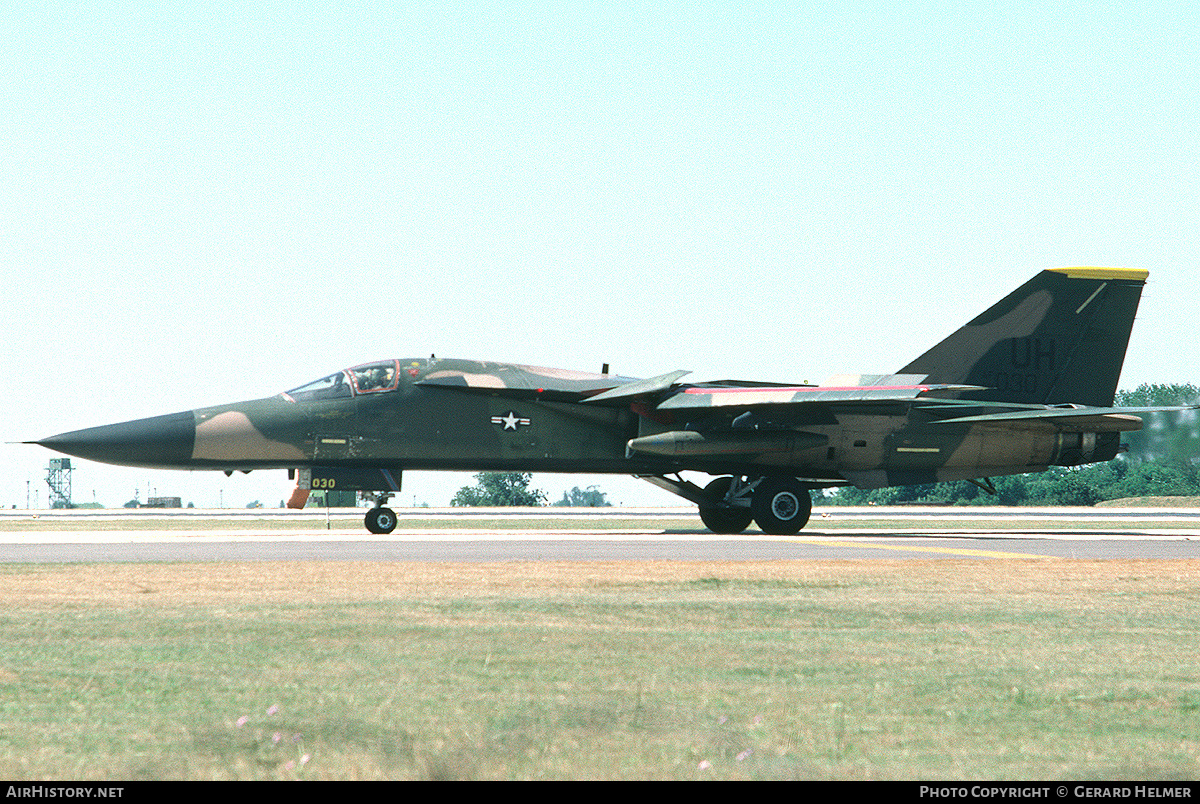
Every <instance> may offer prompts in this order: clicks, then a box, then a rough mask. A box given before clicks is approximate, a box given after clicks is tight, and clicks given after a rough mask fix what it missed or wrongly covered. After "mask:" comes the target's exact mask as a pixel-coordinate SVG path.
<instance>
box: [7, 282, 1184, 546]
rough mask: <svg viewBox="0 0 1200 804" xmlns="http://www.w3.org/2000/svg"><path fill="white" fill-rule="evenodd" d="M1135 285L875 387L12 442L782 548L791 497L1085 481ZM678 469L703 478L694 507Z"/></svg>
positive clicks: (384, 368)
mask: <svg viewBox="0 0 1200 804" xmlns="http://www.w3.org/2000/svg"><path fill="white" fill-rule="evenodd" d="M1146 277H1147V272H1146V271H1142V270H1135V269H1128V268H1055V269H1051V270H1046V271H1042V272H1041V273H1039V274H1037V275H1036V276H1035V277H1033V279H1031V280H1029V281H1028V282H1026V283H1025V284H1024V285H1022V286H1021V287H1020V288H1018V289H1017V290H1016V291H1014V292H1013V293H1011V294H1010V295H1008V296H1007V297H1006V298H1004V299H1003V300H1001V301H1000V302H998V303H997V304H995V305H994V306H993V307H991V308H990V309H988V310H987V311H986V312H985V313H983V314H982V315H980V316H978V317H977V318H975V319H974V320H972V321H971V322H969V323H968V324H966V326H964V327H963V328H961V329H960V330H958V331H957V332H955V333H954V334H953V335H951V336H950V337H948V338H947V339H946V340H944V341H942V342H941V343H939V344H937V345H936V346H934V347H933V348H932V349H930V350H929V351H927V352H926V353H925V354H923V355H921V356H920V357H918V358H917V359H916V360H913V361H912V362H911V363H909V364H908V365H906V366H904V367H903V368H901V369H900V370H899V371H898V372H897V373H895V374H890V375H883V376H863V375H859V376H853V377H849V376H847V377H840V378H835V379H834V380H832V381H830V382H827V383H826V384H823V385H784V384H778V383H756V382H746V381H740V380H727V381H721V382H704V383H694V384H693V383H687V382H683V381H682V378H683V377H684V376H685V375H686V374H687V373H688V372H686V371H672V372H670V373H667V374H663V375H661V376H658V377H652V378H649V379H634V378H629V377H621V376H615V375H612V374H609V373H608V372H607V368H606V369H605V370H604V372H603V373H600V374H588V373H581V372H573V371H562V370H558V369H547V368H537V367H532V366H521V365H513V364H508V363H491V362H481V361H472V360H446V359H437V358H432V357H431V358H429V359H415V360H398V359H391V360H382V361H379V362H376V363H370V364H367V365H362V366H356V367H354V368H348V369H344V370H341V371H336V372H334V373H332V374H329V375H328V376H325V377H322V378H321V379H319V380H315V381H313V382H310V383H308V384H307V385H302V386H300V387H299V388H293V389H292V390H290V391H286V392H284V393H280V394H277V395H276V396H272V397H268V398H265V399H256V400H251V401H248V402H238V403H235V404H232V405H220V406H217V407H209V408H200V409H198V410H190V411H185V412H182V413H173V414H170V415H167V416H157V417H152V418H148V419H138V420H135V421H129V422H123V423H120V424H110V425H106V426H103V427H93V428H89V429H85V430H77V431H74V432H69V433H63V434H61V435H56V436H51V437H49V438H45V439H42V440H41V441H35V442H30V443H36V444H41V445H42V446H45V447H49V448H51V449H54V450H57V451H59V452H63V453H66V454H68V455H74V456H77V457H80V458H87V459H91V460H96V461H103V462H106V463H113V464H119V465H124V466H143V467H168V468H177V469H216V470H223V471H225V472H226V473H227V474H228V473H232V472H233V471H235V470H240V471H250V470H253V469H287V470H289V475H291V476H294V477H295V478H296V479H297V481H298V482H297V489H298V493H297V494H295V495H293V500H292V501H291V503H292V504H296V505H303V499H304V498H305V497H307V492H308V490H311V489H342V490H355V491H361V492H365V493H368V494H369V496H373V498H374V500H375V507H373V508H372V509H371V510H370V511H369V512H368V513H367V515H366V526H367V529H368V530H370V531H371V532H373V533H390V532H391V531H392V529H393V528H394V527H395V525H396V516H395V514H394V512H392V511H391V510H389V509H388V508H386V507H384V506H385V505H386V503H387V501H388V499H389V498H390V497H391V496H392V495H394V494H396V493H397V492H398V491H399V490H400V480H401V474H402V472H403V471H404V470H406V469H411V470H438V469H441V470H469V471H490V470H494V471H523V472H579V473H620V474H632V475H636V476H638V477H641V478H644V479H646V480H648V481H650V482H652V483H655V484H656V485H658V486H661V487H663V488H665V489H667V490H669V491H671V492H674V493H675V494H678V495H679V496H681V497H683V498H685V499H687V500H690V501H691V502H693V503H695V504H696V505H697V506H698V507H699V514H700V518H701V519H702V520H703V522H704V524H705V525H706V526H707V527H708V528H710V529H711V530H713V531H715V532H718V533H738V532H741V531H742V530H744V529H745V528H747V527H748V526H749V525H750V523H751V521H753V522H755V523H756V524H757V525H758V526H759V528H761V529H762V530H763V531H764V532H766V533H769V534H793V533H796V532H798V531H799V530H800V529H801V528H802V527H804V525H805V523H806V522H807V521H808V518H809V513H810V511H811V508H812V502H811V497H810V491H811V490H812V489H821V488H825V487H832V486H841V485H848V484H853V485H854V486H857V487H858V488H865V489H873V488H880V487H884V486H897V485H907V484H915V483H933V482H939V481H949V480H970V481H973V482H976V483H978V484H979V485H981V486H983V487H984V488H990V487H991V483H990V480H988V478H991V477H995V476H998V475H1009V474H1022V473H1026V472H1039V471H1043V470H1045V469H1046V468H1048V467H1050V466H1075V465H1078V464H1085V463H1092V462H1098V461H1107V460H1110V459H1111V458H1113V457H1114V456H1116V455H1117V453H1118V451H1119V450H1120V446H1121V445H1120V438H1121V433H1122V432H1125V431H1129V430H1137V429H1139V428H1140V427H1141V424H1142V422H1141V419H1140V418H1138V416H1137V414H1138V413H1139V412H1144V411H1149V410H1161V408H1137V409H1134V408H1113V407H1111V405H1112V403H1113V398H1114V395H1115V392H1116V387H1117V379H1118V376H1119V374H1120V371H1121V364H1122V362H1123V361H1124V359H1125V349H1126V345H1127V344H1128V341H1129V333H1130V329H1131V327H1132V325H1133V319H1134V313H1135V312H1136V310H1137V306H1138V302H1139V300H1140V298H1141V292H1142V287H1143V285H1144V284H1145V280H1146ZM683 471H693V472H701V473H707V474H709V475H713V476H715V477H716V479H714V480H712V481H711V482H709V483H708V484H707V485H705V486H704V487H701V486H698V485H696V484H694V483H692V482H690V481H687V480H684V479H683V478H682V477H681V476H680V474H679V473H680V472H683Z"/></svg>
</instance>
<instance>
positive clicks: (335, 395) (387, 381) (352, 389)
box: [283, 360, 400, 402]
mask: <svg viewBox="0 0 1200 804" xmlns="http://www.w3.org/2000/svg"><path fill="white" fill-rule="evenodd" d="M399 384H400V367H399V362H398V361H396V360H384V361H381V362H379V363H367V364H365V365H362V366H355V367H354V368H348V369H342V370H341V371H339V372H336V373H334V374H330V375H329V376H328V377H322V378H321V379H319V380H315V381H313V382H310V383H308V384H307V385H301V386H300V387H299V388H293V389H292V390H290V391H285V392H284V394H283V395H284V397H286V398H288V399H290V400H292V401H293V402H311V401H314V400H318V399H348V398H349V397H352V396H356V395H358V394H379V393H384V392H386V391H394V390H396V387H397V386H398V385H399Z"/></svg>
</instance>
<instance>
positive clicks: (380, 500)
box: [364, 492, 396, 534]
mask: <svg viewBox="0 0 1200 804" xmlns="http://www.w3.org/2000/svg"><path fill="white" fill-rule="evenodd" d="M364 496H365V495H364ZM391 496H392V495H391V494H389V493H387V492H383V493H380V494H376V495H374V498H375V507H374V508H372V509H371V510H369V511H367V516H366V519H365V520H364V522H365V523H366V525H367V530H369V531H370V532H371V533H381V534H382V533H391V532H392V531H394V530H395V529H396V512H395V511H393V510H392V509H391V508H387V507H386V506H387V501H388V500H389V499H390V498H391ZM367 499H371V498H370V497H367Z"/></svg>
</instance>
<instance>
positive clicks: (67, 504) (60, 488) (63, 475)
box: [46, 458, 73, 508]
mask: <svg viewBox="0 0 1200 804" xmlns="http://www.w3.org/2000/svg"><path fill="white" fill-rule="evenodd" d="M46 485H48V486H49V487H50V507H51V508H72V507H73V506H72V505H71V459H70V458H51V459H50V467H49V469H48V470H47V472H46Z"/></svg>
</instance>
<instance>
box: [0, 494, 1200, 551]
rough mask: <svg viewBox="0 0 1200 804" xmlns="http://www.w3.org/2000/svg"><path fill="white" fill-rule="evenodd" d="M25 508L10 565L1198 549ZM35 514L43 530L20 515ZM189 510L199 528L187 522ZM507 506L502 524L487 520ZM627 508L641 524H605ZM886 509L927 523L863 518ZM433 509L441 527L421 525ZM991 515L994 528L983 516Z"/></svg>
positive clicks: (649, 518) (979, 533)
mask: <svg viewBox="0 0 1200 804" xmlns="http://www.w3.org/2000/svg"><path fill="white" fill-rule="evenodd" d="M22 513H23V514H24V517H22ZM22 513H19V512H7V511H6V512H4V513H3V515H0V563H70V562H89V563H91V562H144V561H188V562H217V561H475V562H488V561H531V560H533V561H619V560H630V561H711V560H727V561H778V560H870V559H883V558H886V559H904V558H907V559H939V558H959V559H962V558H968V559H970V558H976V559H1033V558H1078V559H1166V558H1172V559H1179V558H1200V511H1198V510H1195V509H1099V508H1090V509H1029V508H1020V509H978V508H975V509H972V508H952V509H948V508H936V509H913V508H901V509H879V508H870V509H842V508H838V509H826V510H824V511H819V512H817V513H816V514H815V515H814V518H813V521H812V523H811V524H810V527H809V528H807V529H805V530H804V531H802V532H801V533H800V534H798V535H796V536H767V535H764V534H762V533H758V532H756V531H754V530H751V531H748V532H747V533H744V534H740V535H737V536H724V535H716V534H713V533H710V532H708V531H707V530H704V529H703V528H701V527H700V526H699V523H698V521H697V519H696V517H695V514H694V512H693V511H687V510H681V509H638V510H637V511H631V510H629V509H590V510H587V511H582V510H581V509H573V510H569V511H564V510H563V509H557V510H554V509H538V510H537V511H536V512H533V511H530V510H529V509H524V510H515V511H514V510H512V509H506V510H495V509H492V510H487V511H483V510H472V511H469V512H464V511H461V510H460V511H454V510H441V511H430V510H412V511H403V512H400V511H398V512H397V513H398V514H400V522H401V524H400V527H399V528H398V529H397V530H396V531H395V532H394V533H391V534H389V535H386V536H374V535H371V534H369V533H367V532H365V530H363V529H362V528H361V527H360V526H355V527H345V525H347V524H348V523H347V521H346V518H345V516H343V517H342V518H341V519H340V520H337V519H335V518H332V517H331V518H328V519H324V520H323V519H322V517H323V516H326V515H325V514H323V513H322V512H315V513H313V512H303V513H297V512H262V511H259V512H244V511H235V512H230V511H224V512H195V511H193V512H191V513H184V512H157V513H155V512H149V511H138V512H126V513H121V512H116V511H111V512H105V513H98V512H91V513H83V512H62V513H58V512H44V513H42V514H39V515H31V514H29V513H28V512H22ZM349 515H354V512H349V514H347V516H349ZM31 516H36V517H37V519H38V529H27V528H22V527H20V526H19V524H18V523H21V522H28V520H29V518H30V517H31ZM156 517H157V518H156ZM183 517H190V520H189V522H191V525H190V527H189V529H183V530H181V529H179V528H178V525H179V522H180V519H181V518H183ZM285 517H287V519H286V521H283V518H285ZM549 517H559V518H569V519H572V520H574V519H580V518H582V519H588V518H591V519H590V521H594V522H595V523H596V527H595V528H592V527H587V526H584V527H572V528H570V529H554V528H550V529H547V528H545V527H544V522H545V519H548V518H549ZM205 518H208V519H210V520H211V521H212V527H207V526H205V524H204V520H205ZM446 518H448V519H446ZM506 518H511V521H510V522H507V523H506V524H505V526H504V527H500V528H497V527H479V526H478V524H480V523H481V522H483V521H484V520H495V519H506ZM621 518H626V519H628V518H634V519H637V520H638V526H637V527H633V528H629V529H624V528H622V529H613V528H612V527H611V526H605V525H607V523H611V522H612V521H614V520H616V519H621ZM230 519H237V520H239V521H238V522H237V523H236V527H230V526H229V522H228V520H230ZM879 519H887V520H888V521H889V522H890V523H895V524H904V523H906V522H907V521H912V522H913V524H917V523H919V526H917V527H911V528H910V527H894V526H893V527H885V528H878V527H869V526H868V527H855V524H854V523H856V522H859V521H861V522H863V523H864V524H869V523H871V521H872V520H879ZM197 520H199V522H198V523H197ZM429 520H435V521H437V525H436V526H435V527H428V526H423V524H424V523H427V522H428V521H429ZM539 520H542V522H541V523H540V524H542V525H543V526H542V527H536V525H538V524H539ZM260 521H261V524H262V525H270V527H265V526H263V527H259V526H258V524H259V523H260ZM281 521H282V522H283V524H284V525H286V527H280V525H281ZM335 522H336V523H337V525H338V526H337V527H334V524H335ZM410 522H411V523H414V524H415V523H418V522H420V523H423V524H422V525H415V526H412V525H409V523H410ZM931 522H932V525H933V526H932V527H931V526H930V524H931ZM981 522H983V523H985V524H986V527H975V526H976V525H978V524H980V523H981ZM1030 522H1036V523H1037V525H1038V526H1037V527H1029V526H1028V525H1029V523H1030ZM156 523H161V524H162V527H161V529H160V528H158V527H156V526H155V525H156ZM1046 523H1051V524H1052V525H1053V527H1046V526H1045V525H1046ZM963 524H969V525H971V526H970V527H967V526H960V525H963ZM133 525H136V526H137V527H133ZM1060 525H1061V526H1060ZM823 526H824V527H823Z"/></svg>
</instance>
